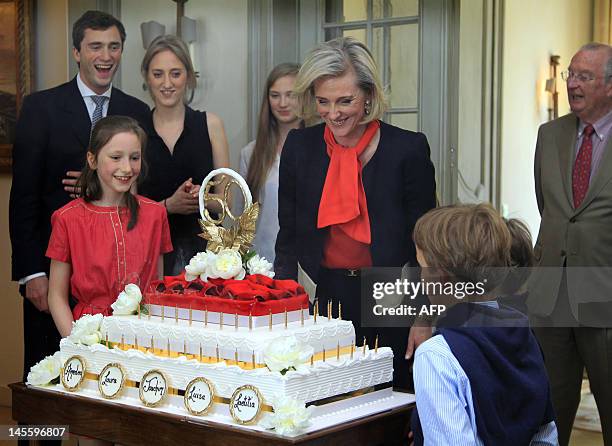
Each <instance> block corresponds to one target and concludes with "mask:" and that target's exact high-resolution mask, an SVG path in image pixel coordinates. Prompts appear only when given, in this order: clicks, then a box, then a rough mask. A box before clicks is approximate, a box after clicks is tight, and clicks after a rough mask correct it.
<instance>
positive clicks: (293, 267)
mask: <svg viewBox="0 0 612 446" xmlns="http://www.w3.org/2000/svg"><path fill="white" fill-rule="evenodd" d="M294 92H295V94H296V98H297V101H298V108H297V112H298V116H300V117H302V118H304V119H306V120H307V121H309V120H310V119H311V118H312V117H318V118H320V119H321V120H322V121H323V123H321V124H319V125H315V126H313V127H308V128H304V129H299V130H292V131H291V132H289V135H288V136H287V140H286V142H285V145H284V147H283V152H282V154H281V163H280V174H279V192H278V207H279V212H278V217H279V223H280V230H279V233H278V237H277V241H276V259H275V271H276V275H277V276H276V277H278V278H296V277H297V265H298V263H299V264H300V266H301V267H302V269H303V270H304V271H305V272H306V273H307V274H308V275H309V276H310V277H311V279H312V280H313V281H314V282H315V283H317V295H318V296H319V297H320V298H322V299H329V298H333V299H334V300H335V301H337V300H340V302H342V315H343V317H346V318H348V319H350V320H353V321H354V322H355V325H356V330H357V339H359V340H361V339H362V336H367V337H368V339H369V342H373V341H374V339H373V338H374V336H375V332H374V331H373V330H366V329H364V328H363V327H361V308H360V301H359V296H360V280H359V274H360V270H361V268H365V267H371V266H396V267H401V266H403V265H404V264H406V263H407V262H410V263H411V264H412V265H413V266H415V265H416V253H415V248H414V243H413V242H412V229H413V228H414V224H415V222H416V220H417V219H418V218H419V217H420V216H421V215H423V214H424V213H425V212H427V211H428V210H429V209H431V208H433V207H434V206H435V205H436V198H435V197H436V195H435V189H436V185H435V179H434V167H433V164H432V163H431V161H430V159H429V145H428V143H427V138H426V137H425V135H423V134H422V133H415V132H410V131H407V130H402V129H400V128H397V127H394V126H392V125H389V124H385V123H384V122H382V121H381V120H380V119H381V118H382V116H383V113H384V110H385V96H384V92H383V88H382V85H381V82H380V79H379V77H378V70H377V68H376V65H375V63H374V60H373V59H372V55H371V54H370V51H369V50H368V49H367V48H366V46H365V45H363V44H362V43H361V42H359V41H357V40H355V39H352V38H338V39H335V40H331V41H329V42H326V43H323V44H321V45H319V46H317V47H316V48H314V49H313V50H312V51H311V52H310V53H309V55H308V56H307V57H306V60H305V61H304V64H303V65H302V67H301V68H300V71H299V73H298V76H297V78H296V81H295V86H294ZM380 334H381V342H382V343H383V344H382V345H390V346H392V347H393V349H394V350H395V357H396V361H395V363H394V368H395V384H396V385H399V386H401V387H407V386H408V385H409V384H408V368H407V363H406V361H405V360H404V352H405V351H406V344H407V337H408V336H407V335H408V331H407V330H405V329H403V330H402V331H400V332H398V331H392V330H382V331H381V333H380Z"/></svg>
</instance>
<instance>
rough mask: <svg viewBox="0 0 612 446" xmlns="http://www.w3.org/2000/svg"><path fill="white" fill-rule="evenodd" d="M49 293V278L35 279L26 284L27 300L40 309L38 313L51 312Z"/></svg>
mask: <svg viewBox="0 0 612 446" xmlns="http://www.w3.org/2000/svg"><path fill="white" fill-rule="evenodd" d="M48 292H49V279H48V278H47V276H40V277H35V278H34V279H31V280H28V281H27V282H26V284H25V294H26V298H27V299H29V300H30V302H32V303H33V304H34V306H35V307H36V308H38V311H44V312H46V313H48V312H49V302H48V299H47V295H48Z"/></svg>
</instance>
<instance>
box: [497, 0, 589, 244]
mask: <svg viewBox="0 0 612 446" xmlns="http://www.w3.org/2000/svg"><path fill="white" fill-rule="evenodd" d="M505 5H506V9H505V19H504V50H503V52H504V55H503V91H502V155H501V156H502V159H501V162H502V169H501V170H502V176H501V202H502V204H503V205H506V206H507V209H508V214H509V216H510V217H520V218H522V219H524V220H526V221H527V223H528V224H529V226H530V228H531V230H532V232H533V234H534V235H535V234H537V231H538V228H539V225H540V216H539V213H538V209H537V205H536V199H535V193H534V182H533V173H532V172H533V155H534V150H535V142H536V137H537V131H538V127H539V126H540V124H542V123H544V122H546V120H547V119H548V118H547V108H548V102H547V99H548V96H549V95H548V94H547V93H546V92H545V91H544V82H545V80H546V79H547V78H548V77H549V74H548V73H549V69H548V59H549V57H550V55H551V54H558V55H560V56H561V66H560V69H561V70H565V69H566V68H567V66H568V65H569V62H570V59H571V57H572V55H573V54H574V53H575V52H576V50H577V49H578V48H579V47H580V46H581V45H582V44H584V43H587V42H589V40H590V39H591V35H592V25H591V10H592V0H540V1H537V2H534V1H532V0H511V1H506V2H505ZM525 11H529V13H528V14H526V13H525ZM558 82H559V83H558V89H559V92H560V94H559V115H560V116H562V115H564V114H566V113H568V111H569V108H568V105H567V93H566V91H565V82H563V81H562V80H561V79H560V77H559V79H558Z"/></svg>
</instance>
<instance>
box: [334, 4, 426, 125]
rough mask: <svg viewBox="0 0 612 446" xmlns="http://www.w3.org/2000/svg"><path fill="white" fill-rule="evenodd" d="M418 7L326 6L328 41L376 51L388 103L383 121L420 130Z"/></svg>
mask: <svg viewBox="0 0 612 446" xmlns="http://www.w3.org/2000/svg"><path fill="white" fill-rule="evenodd" d="M419 26H420V21H419V1H418V0H326V1H325V8H324V20H323V29H324V35H325V40H329V39H333V38H336V37H340V36H351V37H354V38H356V39H358V40H360V41H362V42H364V43H365V44H366V45H367V46H368V48H370V50H371V51H372V54H373V56H374V59H375V61H376V64H377V65H378V69H379V70H380V76H381V79H382V81H383V85H384V86H385V87H386V91H387V94H388V99H389V108H388V110H387V113H386V114H385V117H384V120H385V121H387V122H389V123H391V124H393V125H396V126H398V127H401V128H404V129H408V130H419V73H420V70H419V48H420V45H419V35H420V33H419V31H420V30H419Z"/></svg>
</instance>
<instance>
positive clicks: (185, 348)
mask: <svg viewBox="0 0 612 446" xmlns="http://www.w3.org/2000/svg"><path fill="white" fill-rule="evenodd" d="M183 353H184V354H185V356H187V341H185V340H183Z"/></svg>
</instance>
